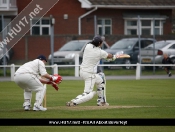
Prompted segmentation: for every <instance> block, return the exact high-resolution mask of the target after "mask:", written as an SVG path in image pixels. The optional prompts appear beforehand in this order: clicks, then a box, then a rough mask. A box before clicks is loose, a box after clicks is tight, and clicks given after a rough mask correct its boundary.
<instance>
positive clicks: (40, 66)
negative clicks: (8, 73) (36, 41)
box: [16, 59, 47, 76]
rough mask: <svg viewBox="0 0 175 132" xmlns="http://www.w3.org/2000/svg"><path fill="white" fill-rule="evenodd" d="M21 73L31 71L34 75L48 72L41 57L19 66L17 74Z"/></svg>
mask: <svg viewBox="0 0 175 132" xmlns="http://www.w3.org/2000/svg"><path fill="white" fill-rule="evenodd" d="M21 73H31V74H34V75H41V76H42V75H45V74H47V71H46V68H45V64H44V62H43V61H41V60H39V59H35V60H33V61H29V62H27V63H25V64H23V65H22V66H20V67H19V68H18V70H17V71H16V74H21Z"/></svg>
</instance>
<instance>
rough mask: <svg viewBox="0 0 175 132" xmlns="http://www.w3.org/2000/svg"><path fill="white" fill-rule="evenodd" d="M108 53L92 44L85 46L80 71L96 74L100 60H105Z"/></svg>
mask: <svg viewBox="0 0 175 132" xmlns="http://www.w3.org/2000/svg"><path fill="white" fill-rule="evenodd" d="M107 56H108V53H107V52H106V51H104V50H102V49H101V48H100V47H95V46H94V45H93V44H87V45H86V47H85V50H84V54H83V62H82V64H81V66H80V68H81V70H82V71H85V72H90V73H97V66H98V64H99V62H100V60H101V59H102V58H104V59H105V58H107Z"/></svg>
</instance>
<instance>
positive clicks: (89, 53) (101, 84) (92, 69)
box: [66, 36, 116, 106]
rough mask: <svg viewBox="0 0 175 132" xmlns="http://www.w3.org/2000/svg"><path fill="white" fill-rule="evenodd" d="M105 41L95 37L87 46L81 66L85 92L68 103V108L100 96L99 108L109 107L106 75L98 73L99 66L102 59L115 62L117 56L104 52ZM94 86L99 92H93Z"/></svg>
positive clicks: (98, 100)
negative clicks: (103, 44)
mask: <svg viewBox="0 0 175 132" xmlns="http://www.w3.org/2000/svg"><path fill="white" fill-rule="evenodd" d="M102 43H103V40H102V38H101V37H100V36H95V37H94V38H93V40H92V42H90V43H89V44H87V45H86V47H85V50H84V54H83V61H82V64H81V66H80V76H81V77H82V78H83V79H84V81H85V87H84V92H83V93H82V94H80V95H78V96H77V97H76V98H74V99H72V100H71V101H69V102H67V103H66V105H67V106H76V105H79V104H81V103H84V102H87V101H89V100H90V99H92V98H93V97H94V95H95V94H97V95H98V99H97V106H108V105H109V104H108V103H107V101H106V79H105V75H104V73H102V72H100V73H97V66H98V64H99V62H100V60H101V59H112V60H115V59H116V56H115V55H112V54H110V53H107V52H106V51H104V50H102V49H101V47H102ZM94 85H96V87H97V90H96V91H93V88H94Z"/></svg>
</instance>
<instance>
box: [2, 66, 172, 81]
mask: <svg viewBox="0 0 175 132" xmlns="http://www.w3.org/2000/svg"><path fill="white" fill-rule="evenodd" d="M20 66H21V65H15V64H11V65H0V67H10V73H11V81H13V80H14V74H15V68H17V67H20ZM99 66H107V67H108V66H110V67H121V66H136V80H140V76H141V67H142V66H149V67H150V66H152V67H153V66H155V67H161V66H175V65H173V64H169V65H168V64H139V63H137V64H111V65H107V64H103V65H99ZM47 67H50V68H53V73H54V74H58V73H59V71H58V68H59V67H75V75H74V76H75V77H79V67H80V65H56V64H54V65H46V68H47Z"/></svg>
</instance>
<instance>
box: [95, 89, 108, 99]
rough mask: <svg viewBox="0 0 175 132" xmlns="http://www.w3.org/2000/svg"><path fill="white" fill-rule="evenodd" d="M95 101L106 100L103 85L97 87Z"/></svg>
mask: <svg viewBox="0 0 175 132" xmlns="http://www.w3.org/2000/svg"><path fill="white" fill-rule="evenodd" d="M97 95H98V99H97V102H106V94H105V87H100V88H97Z"/></svg>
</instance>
